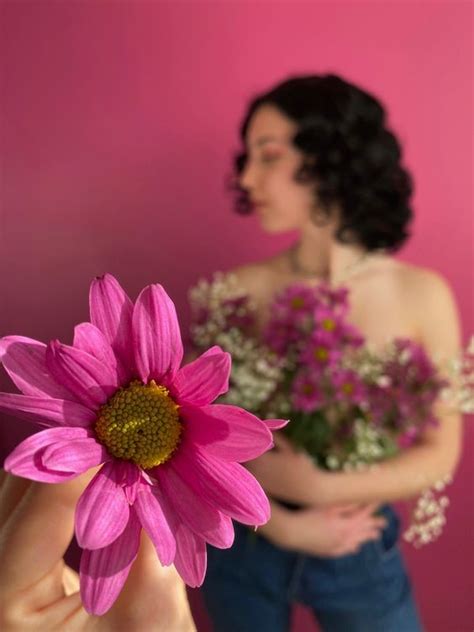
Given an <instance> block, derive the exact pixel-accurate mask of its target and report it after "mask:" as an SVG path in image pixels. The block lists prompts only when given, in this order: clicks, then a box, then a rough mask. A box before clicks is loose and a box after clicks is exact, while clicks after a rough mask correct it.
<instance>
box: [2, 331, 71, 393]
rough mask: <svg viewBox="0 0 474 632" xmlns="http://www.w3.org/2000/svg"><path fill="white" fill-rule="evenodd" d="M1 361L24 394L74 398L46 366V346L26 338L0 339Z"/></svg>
mask: <svg viewBox="0 0 474 632" xmlns="http://www.w3.org/2000/svg"><path fill="white" fill-rule="evenodd" d="M0 361H1V362H2V364H3V366H4V367H5V370H6V371H7V373H8V375H9V376H10V377H11V379H12V380H13V382H14V384H15V385H16V386H17V387H18V388H19V389H20V391H21V392H22V393H25V395H32V396H33V397H56V398H59V399H72V398H71V393H70V392H69V391H68V390H67V389H65V388H64V387H63V386H61V385H60V384H58V383H57V382H56V380H55V379H54V378H53V376H52V375H51V374H50V372H49V370H48V369H47V367H46V345H45V344H43V343H42V342H38V341H37V340H32V339H31V338H25V337H24V336H5V337H4V338H1V339H0Z"/></svg>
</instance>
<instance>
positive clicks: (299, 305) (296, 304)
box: [291, 296, 304, 309]
mask: <svg viewBox="0 0 474 632" xmlns="http://www.w3.org/2000/svg"><path fill="white" fill-rule="evenodd" d="M291 307H292V308H293V309H303V307H304V298H303V297H302V296H294V297H293V298H292V299H291Z"/></svg>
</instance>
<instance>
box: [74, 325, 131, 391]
mask: <svg viewBox="0 0 474 632" xmlns="http://www.w3.org/2000/svg"><path fill="white" fill-rule="evenodd" d="M73 346H74V347H76V349H81V351H85V352H86V353H89V354H90V355H92V356H94V358H97V360H99V362H102V363H104V364H106V365H107V366H110V367H113V369H114V371H115V372H116V373H117V382H118V383H119V384H124V383H125V382H127V381H128V379H129V377H130V374H129V372H128V371H125V369H124V368H123V366H122V363H121V362H120V360H119V359H118V358H117V357H116V355H115V353H114V352H113V349H112V347H111V346H110V343H109V342H108V340H107V338H106V337H105V335H104V334H103V333H102V332H101V331H100V329H98V328H97V327H96V326H95V325H92V324H91V323H81V324H80V325H76V327H74V342H73Z"/></svg>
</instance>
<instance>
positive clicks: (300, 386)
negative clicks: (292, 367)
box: [291, 371, 326, 413]
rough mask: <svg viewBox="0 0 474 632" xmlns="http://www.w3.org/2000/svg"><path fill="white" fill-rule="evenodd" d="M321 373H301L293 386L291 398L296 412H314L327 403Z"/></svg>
mask: <svg viewBox="0 0 474 632" xmlns="http://www.w3.org/2000/svg"><path fill="white" fill-rule="evenodd" d="M321 377H322V375H321V373H320V372H319V373H318V372H314V371H300V372H299V373H298V374H297V375H296V377H295V379H294V380H293V383H292V385H291V396H292V400H293V404H294V406H295V409H296V410H302V411H304V412H307V413H308V412H313V411H314V410H316V409H318V408H321V407H322V406H324V404H325V403H326V398H325V397H324V393H323V391H322V388H321Z"/></svg>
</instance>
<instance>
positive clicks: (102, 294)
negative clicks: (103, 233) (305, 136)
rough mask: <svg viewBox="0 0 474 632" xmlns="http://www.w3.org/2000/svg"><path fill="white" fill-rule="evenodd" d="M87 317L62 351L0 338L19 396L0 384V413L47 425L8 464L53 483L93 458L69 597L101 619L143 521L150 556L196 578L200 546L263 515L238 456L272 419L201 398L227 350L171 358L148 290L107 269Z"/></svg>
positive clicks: (259, 446)
mask: <svg viewBox="0 0 474 632" xmlns="http://www.w3.org/2000/svg"><path fill="white" fill-rule="evenodd" d="M90 316H91V322H90V323H82V324H80V325H78V326H77V327H76V328H75V332H74V342H73V346H68V345H64V344H61V343H60V342H59V341H52V342H50V343H49V344H48V345H45V344H43V343H41V342H38V341H36V340H32V339H29V338H24V337H22V336H7V337H5V338H3V339H1V340H0V359H1V361H2V363H3V366H4V367H5V369H6V371H7V372H8V374H9V375H10V377H11V379H12V380H13V382H14V383H15V385H16V386H17V387H18V388H19V389H20V391H22V393H23V394H10V393H0V409H1V410H6V411H8V412H13V413H14V414H16V415H18V416H20V417H23V418H25V419H27V420H30V421H35V422H37V423H38V424H40V425H42V426H45V427H46V430H42V431H41V432H38V433H37V434H34V435H32V436H30V437H28V438H27V439H26V440H25V441H23V442H22V443H20V445H19V446H17V448H16V449H15V450H13V452H12V453H11V454H10V455H9V457H8V458H7V459H6V461H5V469H6V470H7V471H10V472H12V473H14V474H16V475H17V476H22V477H26V478H30V479H33V480H36V481H44V482H49V483H58V482H62V481H67V480H70V479H72V478H75V477H76V476H78V475H79V474H81V473H83V472H85V471H86V470H88V469H89V468H91V467H94V466H97V465H101V464H102V467H101V469H100V470H99V472H98V473H97V474H96V475H95V477H94V478H93V479H92V481H91V483H90V484H89V485H88V487H87V488H86V489H85V491H84V492H83V494H82V496H81V497H80V499H79V501H78V504H77V508H76V517H75V532H76V537H77V540H78V543H79V544H80V546H81V547H82V548H83V549H84V551H83V554H82V558H81V567H80V576H81V596H82V600H83V603H84V605H85V607H86V609H87V610H88V611H89V612H91V613H93V614H97V615H100V614H103V613H104V612H106V611H107V610H108V609H109V608H110V607H111V606H112V604H113V603H114V601H115V599H116V598H117V596H118V594H119V592H120V590H121V588H122V586H123V584H124V582H125V580H126V578H127V576H128V573H129V571H130V567H131V565H132V563H133V561H134V559H135V557H136V555H137V552H138V547H139V539H140V538H139V536H140V531H141V529H142V528H144V529H145V531H146V532H147V533H148V535H149V537H150V538H151V540H152V542H153V543H154V545H155V548H156V552H157V555H158V557H159V559H160V561H161V563H162V564H163V565H169V564H172V563H174V564H175V566H176V568H177V570H178V572H179V573H180V575H181V576H182V578H183V579H184V581H185V582H186V583H187V584H188V585H190V586H199V585H200V584H201V583H202V581H203V579H204V575H205V571H206V542H209V543H210V544H212V545H214V546H216V547H220V548H227V547H230V546H231V545H232V542H233V538H234V530H233V526H232V519H235V520H238V521H240V522H243V523H244V524H249V525H261V524H264V523H265V522H267V521H268V519H269V517H270V508H269V503H268V499H267V498H266V496H265V494H264V492H263V490H262V488H261V487H260V485H259V484H258V482H257V481H256V480H255V478H254V477H253V476H252V475H251V474H250V473H249V472H248V471H247V470H246V469H245V468H244V467H243V466H242V465H240V462H243V461H247V460H249V459H254V458H256V457H257V456H259V455H260V454H262V453H263V452H265V451H266V450H268V449H269V448H270V447H271V446H272V445H273V442H272V434H271V430H274V429H277V428H279V427H282V426H283V425H285V422H282V421H281V420H269V421H267V422H266V423H264V422H262V421H261V420H260V419H258V418H257V417H255V416H253V415H251V414H250V413H248V412H246V411H245V410H243V409H241V408H238V407H236V406H226V405H213V404H212V402H213V401H214V400H215V399H216V398H217V397H218V396H219V395H221V394H223V393H225V392H226V391H227V389H228V380H229V372H230V366H231V359H230V355H229V354H228V353H224V352H223V351H222V350H221V349H220V348H219V347H217V346H215V347H212V348H211V349H209V350H208V351H207V352H206V353H203V354H202V355H201V356H200V357H199V358H197V360H195V361H194V362H191V363H190V364H187V365H186V366H183V367H181V362H182V359H183V345H182V340H181V334H180V329H179V324H178V319H177V316H176V311H175V307H174V305H173V303H172V301H171V299H170V298H169V297H168V295H167V294H166V292H165V290H164V289H163V288H162V286H161V285H150V286H148V287H146V288H144V289H143V290H142V292H141V293H140V295H139V297H138V299H137V300H136V302H135V304H133V303H132V301H131V300H130V298H129V297H128V296H127V295H126V293H125V292H124V290H123V289H122V287H121V286H120V285H119V283H118V281H117V280H116V279H115V278H114V277H113V276H111V275H109V274H107V275H105V276H104V277H102V278H98V279H96V280H95V281H93V283H92V285H91V291H90ZM180 367H181V368H180Z"/></svg>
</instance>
